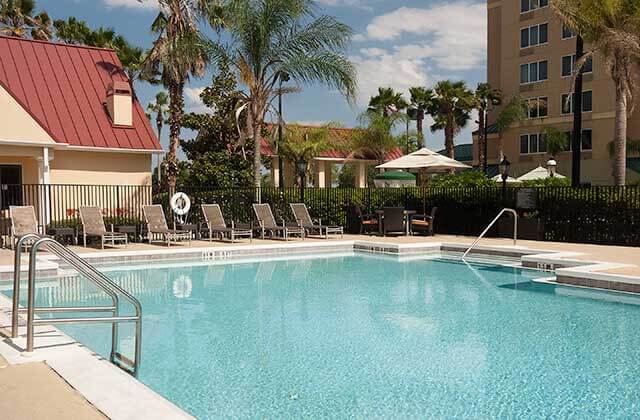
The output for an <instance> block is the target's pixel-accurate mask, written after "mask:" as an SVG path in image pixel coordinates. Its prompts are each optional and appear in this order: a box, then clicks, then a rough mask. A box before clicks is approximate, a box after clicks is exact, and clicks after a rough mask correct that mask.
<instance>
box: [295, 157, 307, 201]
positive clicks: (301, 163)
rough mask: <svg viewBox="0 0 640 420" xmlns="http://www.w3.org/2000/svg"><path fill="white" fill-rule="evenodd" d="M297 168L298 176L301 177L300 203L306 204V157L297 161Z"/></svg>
mask: <svg viewBox="0 0 640 420" xmlns="http://www.w3.org/2000/svg"><path fill="white" fill-rule="evenodd" d="M296 168H297V169H298V175H299V176H300V201H301V202H302V203H304V186H305V176H306V175H307V161H306V160H305V158H304V156H300V157H299V158H298V160H297V161H296Z"/></svg>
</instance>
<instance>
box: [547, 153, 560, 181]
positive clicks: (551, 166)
mask: <svg viewBox="0 0 640 420" xmlns="http://www.w3.org/2000/svg"><path fill="white" fill-rule="evenodd" d="M557 167H558V162H556V160H555V159H554V158H553V156H552V157H551V159H549V160H548V161H547V171H548V172H549V177H550V178H553V177H554V176H556V168H557Z"/></svg>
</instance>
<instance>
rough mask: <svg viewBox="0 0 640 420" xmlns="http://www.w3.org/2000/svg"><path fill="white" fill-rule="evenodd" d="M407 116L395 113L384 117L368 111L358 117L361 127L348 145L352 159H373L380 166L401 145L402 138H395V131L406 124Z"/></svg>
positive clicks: (356, 130) (355, 131)
mask: <svg viewBox="0 0 640 420" xmlns="http://www.w3.org/2000/svg"><path fill="white" fill-rule="evenodd" d="M406 118H407V117H406V115H404V114H401V113H393V114H390V115H384V114H382V113H379V112H371V110H367V111H366V112H364V113H362V114H361V115H360V116H359V117H358V123H359V125H360V126H359V127H358V128H356V129H355V130H354V134H353V136H352V137H351V140H350V142H349V144H348V148H349V149H350V150H351V154H350V156H351V157H355V156H357V157H366V158H371V157H373V158H374V159H375V160H376V161H377V162H378V163H379V164H382V163H384V159H385V157H386V156H387V154H388V153H389V152H391V151H392V150H394V149H396V148H398V147H399V145H400V138H399V137H402V136H394V135H393V130H394V129H395V128H396V127H397V125H398V124H399V123H402V122H406Z"/></svg>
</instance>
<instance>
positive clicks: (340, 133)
mask: <svg viewBox="0 0 640 420" xmlns="http://www.w3.org/2000/svg"><path fill="white" fill-rule="evenodd" d="M276 127H277V126H276V125H275V124H268V125H267V129H275V128H276ZM299 127H303V128H310V129H311V128H314V127H313V126H304V125H300V126H299ZM353 130H354V129H353V128H330V129H329V131H331V132H332V133H333V134H334V135H336V137H337V138H339V139H344V140H345V141H346V140H347V139H348V138H349V136H351V133H352V132H353ZM261 148H262V154H263V155H265V156H276V155H277V154H276V152H275V150H273V147H272V145H271V143H270V142H269V140H268V139H266V138H264V137H263V138H262V145H261ZM348 156H349V153H347V152H345V151H341V150H330V151H327V152H323V153H320V156H318V157H321V158H333V159H347V158H348ZM402 156H403V153H402V150H401V149H400V148H396V149H394V150H392V151H391V152H389V153H387V156H385V158H384V160H385V162H388V161H390V160H394V159H398V158H399V157H402ZM353 158H354V159H369V160H375V158H374V157H372V156H355V157H353Z"/></svg>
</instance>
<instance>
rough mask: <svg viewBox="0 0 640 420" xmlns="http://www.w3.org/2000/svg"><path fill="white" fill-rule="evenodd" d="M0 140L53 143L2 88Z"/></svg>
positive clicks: (0, 96)
mask: <svg viewBox="0 0 640 420" xmlns="http://www.w3.org/2000/svg"><path fill="white" fill-rule="evenodd" d="M0 140H14V141H20V142H27V143H49V144H53V143H55V141H54V140H53V139H52V138H51V136H50V135H49V134H48V133H47V132H46V131H45V130H44V129H43V128H42V127H41V126H40V125H39V124H38V123H37V122H36V121H35V120H34V119H33V117H31V115H30V114H29V113H28V112H27V111H25V110H24V108H23V107H22V106H21V105H20V104H19V103H18V102H16V100H15V99H13V97H12V96H11V95H10V94H9V93H8V92H7V91H6V90H5V89H4V88H3V87H2V86H0ZM0 147H1V146H0Z"/></svg>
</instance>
